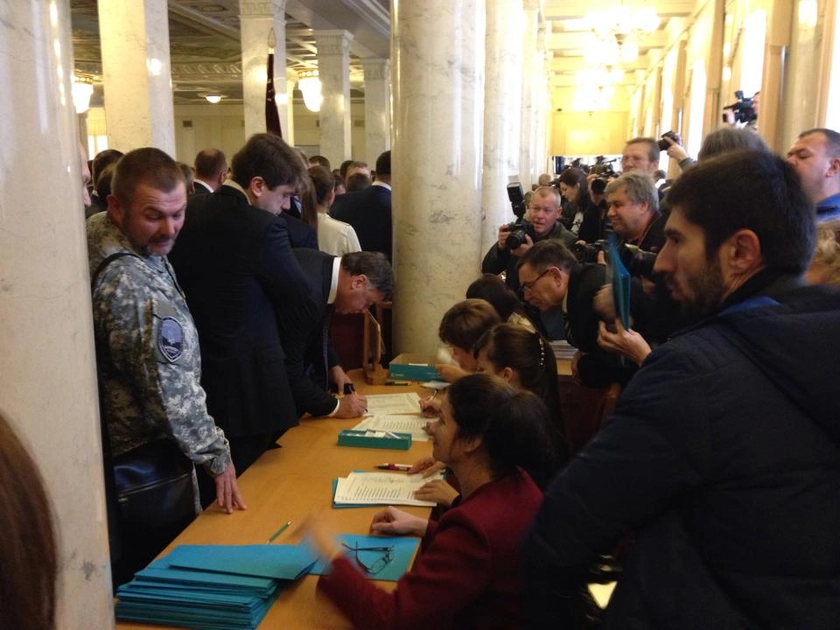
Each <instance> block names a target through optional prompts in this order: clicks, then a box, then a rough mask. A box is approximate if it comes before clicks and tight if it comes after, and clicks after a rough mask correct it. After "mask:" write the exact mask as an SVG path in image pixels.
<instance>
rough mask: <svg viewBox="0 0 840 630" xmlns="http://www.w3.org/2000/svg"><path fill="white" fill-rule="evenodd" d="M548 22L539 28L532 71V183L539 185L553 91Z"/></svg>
mask: <svg viewBox="0 0 840 630" xmlns="http://www.w3.org/2000/svg"><path fill="white" fill-rule="evenodd" d="M546 36H547V35H546V22H545V21H540V23H539V26H538V28H537V55H536V61H537V63H536V66H535V67H534V69H533V71H532V75H533V80H534V92H533V96H532V99H533V101H532V103H533V107H534V117H533V122H532V125H533V127H532V129H533V131H532V132H531V133H532V135H531V137H532V141H531V169H532V170H531V183H533V184H535V183H537V180H538V179H539V176H540V175H542V174H543V173H545V172H546V169H547V162H548V160H547V159H546V156H547V151H546V140H545V117H546V115H547V111H548V107H547V103H548V99H549V98H550V95H551V90H550V88H549V85H548V71H547V67H548V64H547V63H546V54H548V53H547V51H546V41H545V40H546Z"/></svg>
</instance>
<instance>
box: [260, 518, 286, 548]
mask: <svg viewBox="0 0 840 630" xmlns="http://www.w3.org/2000/svg"><path fill="white" fill-rule="evenodd" d="M291 524H292V521H286V523H285V524H284V525H283V526H282V527H281V528H280V529H278V530H277V531H276V532H274V535H273V536H272V537H271V538H269V539H268V540H267V541H266V542H265V544H266V545H270V544H271V543H273V542H274V539H275V538H277V537H278V536H279V535H280V534H282V533H283V532H285V531H286V530H287V529H289V525H291Z"/></svg>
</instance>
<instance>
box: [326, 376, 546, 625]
mask: <svg viewBox="0 0 840 630" xmlns="http://www.w3.org/2000/svg"><path fill="white" fill-rule="evenodd" d="M548 425H549V419H548V413H547V411H546V407H545V404H544V403H543V401H542V400H540V399H539V398H538V397H537V396H536V395H534V394H532V393H530V392H521V391H516V390H515V389H514V388H513V387H511V386H510V385H508V384H507V383H505V382H504V381H502V380H501V379H499V378H497V377H495V376H490V375H486V374H476V375H471V376H467V377H464V378H462V379H460V380H459V381H457V382H456V383H453V384H452V386H451V387H450V388H449V390H448V395H447V398H446V400H445V401H444V403H443V406H442V409H441V416H440V418H439V419H438V420H436V421H435V422H433V423H432V429H431V431H432V443H433V455H434V457H435V459H437V460H439V461H442V462H445V463H446V464H447V465H448V466H449V467H450V468H452V470H453V471H454V473H455V474H456V475H457V477H458V479H459V481H460V484H461V497H460V498H459V499H458V501H456V503H455V504H454V505H453V507H452V508H451V509H449V510H448V511H447V512H446V513H445V514H444V515H443V517H442V518H441V519H440V521H439V522H434V521H429V520H426V519H422V518H419V517H417V516H413V515H411V514H407V513H406V512H403V511H401V510H397V509H395V508H393V507H388V508H386V509H385V510H383V511H381V512H379V513H377V514H376V515H375V516H374V518H373V523H372V524H371V531H372V532H374V533H379V534H386V535H394V534H411V535H417V536H421V537H423V549H424V550H423V552H422V554H421V555H420V557H419V558H418V559H417V561H416V562H415V564H414V567H413V569H412V570H411V571H409V572H408V573H406V574H405V575H404V576H403V577H402V579H401V580H400V581H399V583H398V584H397V588H396V590H395V591H394V592H393V593H386V592H385V591H382V590H381V589H379V588H378V587H377V586H376V585H374V584H373V583H372V582H371V581H370V580H368V578H367V577H366V576H365V575H363V574H362V572H360V571H359V570H358V569H357V568H356V566H355V564H354V562H353V560H352V558H350V557H347V556H344V555H343V554H342V551H341V548H340V547H339V546H338V545H337V544H336V542H335V541H334V539H333V538H332V536H331V535H330V534H329V533H328V532H326V531H324V529H323V528H321V527H320V526H319V525H318V523H316V522H313V523H311V524H310V536H311V539H312V541H313V544H314V545H315V547H316V548H317V549H318V551H319V552H320V554H321V555H322V556H323V557H325V558H328V559H330V560H331V562H332V570H331V572H330V573H329V574H328V575H324V576H322V577H321V579H320V581H319V583H318V588H319V590H320V592H322V593H324V594H325V595H326V596H327V597H329V598H330V599H331V600H332V601H333V602H334V603H335V604H336V605H337V606H338V607H339V608H340V609H341V610H342V611H343V612H344V614H345V615H347V617H348V618H349V619H350V620H351V621H352V623H353V625H354V627H356V628H365V629H366V630H374V629H376V628H401V629H409V628H422V629H423V630H441V629H443V628H459V629H461V628H482V629H486V628H517V627H522V626H523V625H524V618H525V610H524V605H523V596H522V588H523V586H522V585H523V576H522V567H521V562H520V553H519V547H520V543H521V541H522V538H523V536H524V534H525V532H526V530H527V529H528V527H529V526H530V524H531V522H532V520H533V519H534V517H535V515H536V513H537V511H538V509H539V507H540V504H541V503H542V492H541V490H540V488H539V487H538V485H537V483H539V484H544V483H546V482H547V481H548V479H547V477H548V476H549V475H550V474H551V473H552V472H553V471H554V470H555V462H554V452H553V447H552V441H551V439H550V437H549V429H548Z"/></svg>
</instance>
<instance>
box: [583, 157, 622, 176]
mask: <svg viewBox="0 0 840 630" xmlns="http://www.w3.org/2000/svg"><path fill="white" fill-rule="evenodd" d="M617 159H618V158H613V159H611V160H608V159H607V158H605V157H604V156H603V155H599V156H597V157H596V158H595V164H593V165H592V166H591V167H590V169H589V172H590V173H593V174H595V175H597V176H598V177H615V175H616V172H615V170H614V169H613V162H615V161H616V160H617Z"/></svg>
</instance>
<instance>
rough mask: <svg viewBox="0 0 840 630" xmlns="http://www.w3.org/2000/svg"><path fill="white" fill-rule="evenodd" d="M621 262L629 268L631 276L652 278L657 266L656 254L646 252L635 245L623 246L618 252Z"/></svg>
mask: <svg viewBox="0 0 840 630" xmlns="http://www.w3.org/2000/svg"><path fill="white" fill-rule="evenodd" d="M618 256H619V258H621V262H623V263H624V266H625V267H627V271H629V272H630V275H631V276H635V277H637V278H638V277H644V278H652V277H653V266H654V265H655V264H656V256H657V253H656V252H646V251H645V250H643V249H639V248H638V247H636V246H635V245H627V244H624V245H622V246H621V247H620V248H619V250H618Z"/></svg>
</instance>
